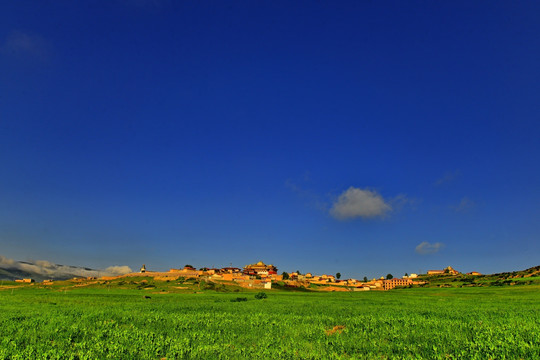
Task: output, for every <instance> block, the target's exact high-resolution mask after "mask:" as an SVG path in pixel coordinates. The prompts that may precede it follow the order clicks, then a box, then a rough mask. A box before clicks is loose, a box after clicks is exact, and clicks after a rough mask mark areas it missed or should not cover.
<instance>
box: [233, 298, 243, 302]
mask: <svg viewBox="0 0 540 360" xmlns="http://www.w3.org/2000/svg"><path fill="white" fill-rule="evenodd" d="M242 301H247V298H245V297H237V298H235V299H231V302H242Z"/></svg>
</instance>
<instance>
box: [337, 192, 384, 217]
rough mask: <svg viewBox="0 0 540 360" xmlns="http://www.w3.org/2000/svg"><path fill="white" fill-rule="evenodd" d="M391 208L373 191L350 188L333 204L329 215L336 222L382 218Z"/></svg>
mask: <svg viewBox="0 0 540 360" xmlns="http://www.w3.org/2000/svg"><path fill="white" fill-rule="evenodd" d="M390 211H392V206H391V205H390V203H389V202H388V201H386V200H385V199H384V198H383V197H382V196H381V195H380V194H379V193H377V192H376V191H375V190H370V189H360V188H355V187H353V186H351V187H350V188H348V189H347V190H346V191H344V192H343V193H342V194H341V195H340V196H339V197H338V198H337V199H336V201H335V202H334V203H333V205H332V208H331V209H330V215H332V216H333V217H334V218H336V219H338V220H347V219H354V218H363V219H369V218H376V217H384V216H385V215H386V214H387V213H388V212H390Z"/></svg>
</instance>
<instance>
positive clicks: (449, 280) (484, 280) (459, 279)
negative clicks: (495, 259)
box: [419, 266, 540, 287]
mask: <svg viewBox="0 0 540 360" xmlns="http://www.w3.org/2000/svg"><path fill="white" fill-rule="evenodd" d="M419 279H420V280H424V281H426V282H427V283H426V284H425V285H422V286H423V287H475V286H479V287H481V286H520V285H540V266H534V267H531V268H528V269H526V270H521V271H513V272H503V273H497V274H490V275H477V276H473V275H466V274H458V275H450V274H443V275H430V276H428V275H422V276H420V277H419Z"/></svg>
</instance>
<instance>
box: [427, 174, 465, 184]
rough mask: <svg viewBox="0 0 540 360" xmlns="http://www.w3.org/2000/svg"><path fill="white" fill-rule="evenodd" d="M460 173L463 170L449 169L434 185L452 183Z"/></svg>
mask: <svg viewBox="0 0 540 360" xmlns="http://www.w3.org/2000/svg"><path fill="white" fill-rule="evenodd" d="M460 175H461V172H460V171H459V170H456V171H447V172H445V173H444V175H443V176H442V177H441V178H439V179H437V180H436V181H435V183H434V184H433V185H435V186H441V185H443V184H448V183H451V182H452V181H454V180H456V179H457V178H458V177H459V176H460Z"/></svg>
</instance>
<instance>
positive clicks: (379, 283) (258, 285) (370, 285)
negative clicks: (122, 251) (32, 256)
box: [104, 261, 481, 291]
mask: <svg viewBox="0 0 540 360" xmlns="http://www.w3.org/2000/svg"><path fill="white" fill-rule="evenodd" d="M141 274H144V275H145V276H151V277H154V278H156V279H158V280H176V279H178V278H180V277H184V278H203V279H206V280H210V281H224V282H234V283H235V284H237V285H239V286H242V287H245V288H253V289H271V288H272V283H276V282H281V283H283V284H284V285H285V286H289V287H300V286H304V287H305V286H309V285H310V284H315V285H326V286H329V289H331V290H337V291H339V290H352V291H369V290H390V289H393V288H395V287H398V286H400V287H404V286H409V285H421V284H424V283H425V281H424V280H420V279H418V275H417V274H405V275H404V276H403V277H401V278H394V277H393V276H391V275H390V274H388V275H387V277H386V278H385V277H381V278H379V279H371V280H368V279H367V278H364V279H363V280H357V279H340V277H341V274H340V273H337V274H336V275H327V274H323V275H314V274H312V273H309V272H308V273H305V274H301V273H300V272H298V271H294V272H290V273H287V272H283V273H282V274H278V269H277V267H275V266H274V265H272V264H270V265H267V264H265V263H264V262H262V261H259V262H257V263H254V264H249V265H246V266H244V268H243V269H240V268H237V267H233V266H229V267H223V268H206V267H203V268H200V269H198V270H197V269H196V268H195V267H193V266H191V265H186V266H184V267H183V268H182V269H170V270H169V271H168V272H155V271H148V270H147V269H146V266H145V265H143V266H142V267H141V269H140V272H139V273H131V274H127V275H123V276H127V277H134V276H141ZM439 274H459V272H458V271H456V270H454V269H453V268H452V267H451V266H449V267H447V268H446V269H444V270H430V271H428V273H427V275H439ZM469 275H481V274H480V273H478V272H473V273H469ZM104 279H112V277H111V278H104Z"/></svg>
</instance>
